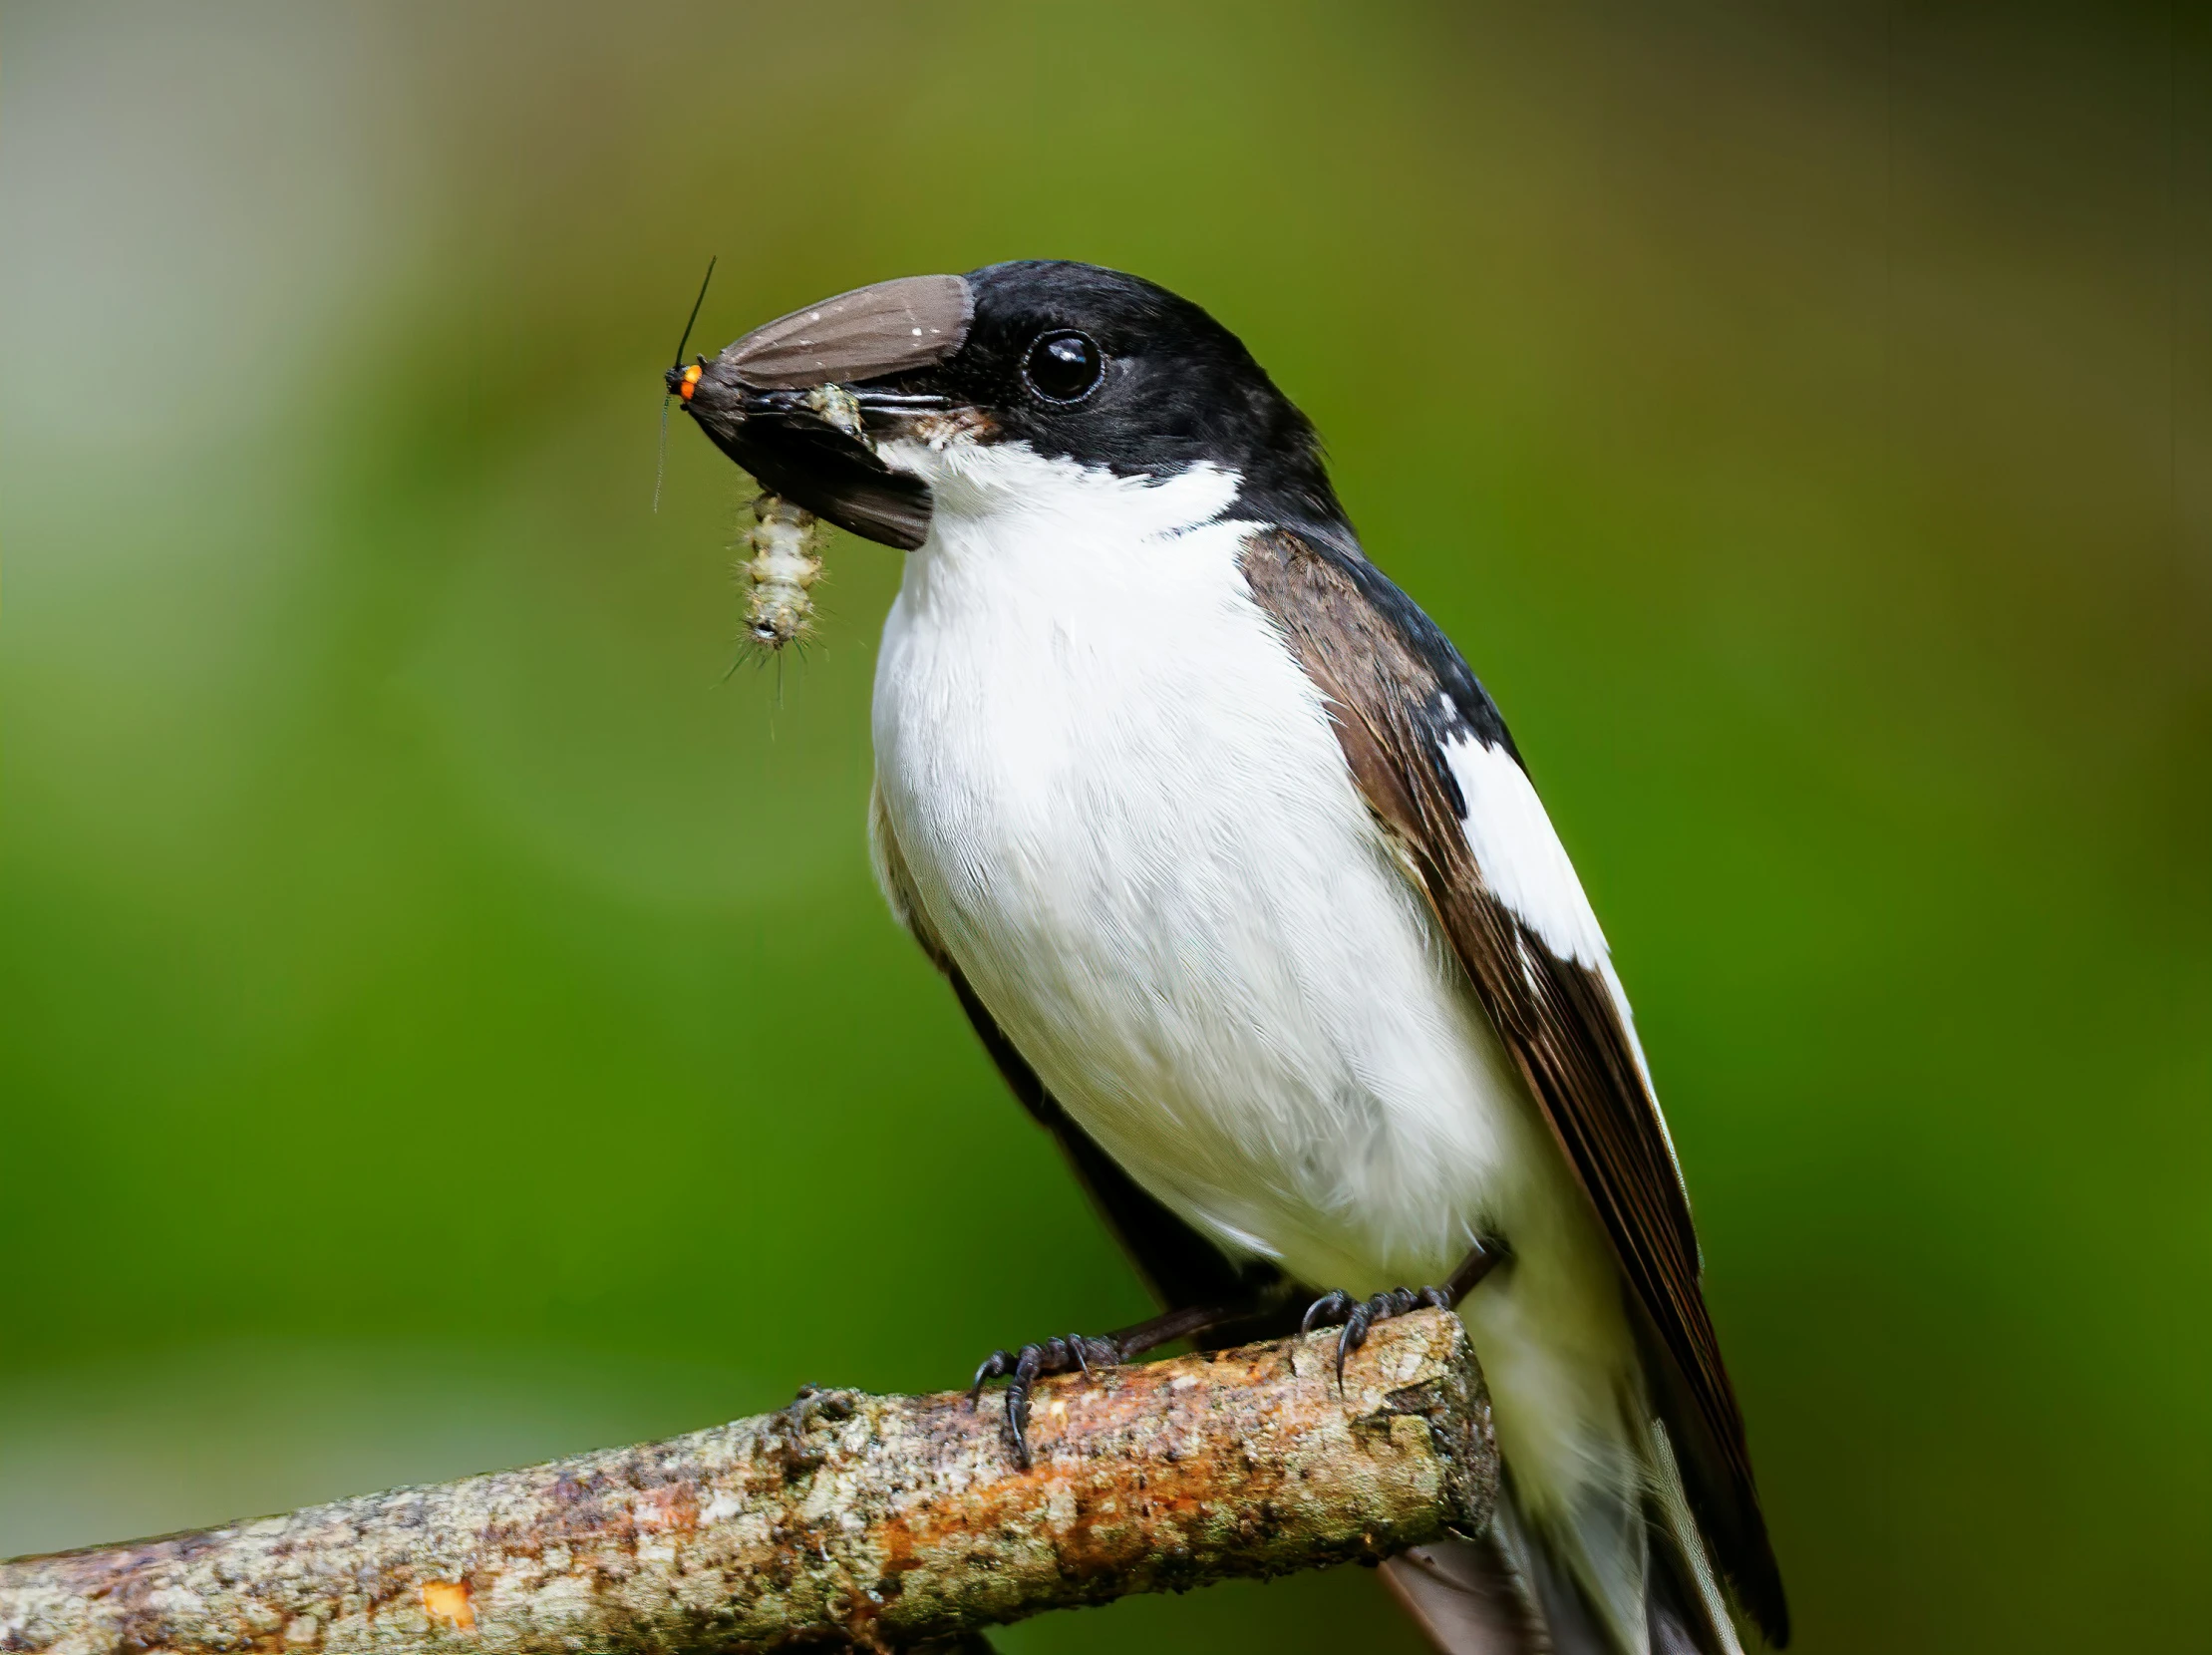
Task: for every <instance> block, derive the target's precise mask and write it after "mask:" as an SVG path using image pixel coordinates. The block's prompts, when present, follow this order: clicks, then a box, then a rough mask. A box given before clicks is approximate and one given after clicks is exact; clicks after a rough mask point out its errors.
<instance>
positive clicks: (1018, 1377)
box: [968, 1333, 1136, 1471]
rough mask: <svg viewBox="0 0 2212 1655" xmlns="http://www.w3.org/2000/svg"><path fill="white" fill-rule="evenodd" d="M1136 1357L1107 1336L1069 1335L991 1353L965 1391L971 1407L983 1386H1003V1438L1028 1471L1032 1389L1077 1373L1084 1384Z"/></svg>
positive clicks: (1110, 1335) (1112, 1337) (1121, 1343)
mask: <svg viewBox="0 0 2212 1655" xmlns="http://www.w3.org/2000/svg"><path fill="white" fill-rule="evenodd" d="M1134 1354H1136V1353H1135V1352H1133V1351H1130V1350H1128V1349H1126V1348H1124V1345H1123V1342H1122V1341H1121V1339H1120V1338H1118V1337H1116V1336H1115V1335H1113V1334H1110V1333H1109V1334H1106V1335H1104V1336H1101V1335H1098V1334H1091V1333H1069V1334H1064V1335H1062V1336H1060V1337H1059V1338H1056V1339H1043V1340H1040V1341H1038V1342H1037V1343H1036V1344H1034V1345H1024V1346H1023V1347H1022V1348H1021V1349H1020V1350H1015V1351H1006V1350H998V1351H993V1352H992V1353H991V1354H990V1355H989V1356H987V1357H985V1358H984V1359H983V1366H982V1367H980V1368H978V1369H976V1377H975V1382H974V1383H973V1384H972V1385H970V1386H969V1387H968V1406H969V1407H971V1408H972V1407H974V1406H975V1404H976V1399H977V1398H979V1397H980V1396H982V1395H983V1387H984V1386H985V1385H986V1384H988V1383H989V1382H990V1381H992V1380H994V1379H1004V1380H1005V1381H1006V1430H1007V1435H1008V1436H1009V1437H1011V1438H1013V1440H1014V1458H1015V1460H1016V1461H1017V1462H1019V1463H1020V1465H1021V1468H1022V1470H1024V1471H1028V1470H1029V1466H1030V1457H1029V1393H1030V1388H1031V1387H1032V1386H1034V1385H1035V1384H1036V1383H1037V1382H1038V1381H1039V1380H1040V1379H1043V1378H1044V1377H1045V1376H1046V1375H1047V1374H1072V1373H1075V1372H1077V1371H1079V1370H1080V1371H1081V1372H1082V1373H1083V1375H1084V1377H1085V1378H1087V1379H1088V1378H1089V1377H1090V1376H1091V1370H1092V1369H1093V1368H1110V1367H1112V1366H1113V1365H1114V1364H1115V1363H1118V1362H1126V1361H1127V1360H1128V1359H1129V1358H1130V1357H1131V1356H1133V1355H1134Z"/></svg>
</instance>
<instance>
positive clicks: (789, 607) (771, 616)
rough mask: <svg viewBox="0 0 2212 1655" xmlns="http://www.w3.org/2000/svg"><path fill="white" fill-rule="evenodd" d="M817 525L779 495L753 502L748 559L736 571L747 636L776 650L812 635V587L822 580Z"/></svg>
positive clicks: (809, 515) (747, 538)
mask: <svg viewBox="0 0 2212 1655" xmlns="http://www.w3.org/2000/svg"><path fill="white" fill-rule="evenodd" d="M824 538H825V534H824V530H823V529H822V526H821V521H820V519H819V518H817V517H816V516H815V515H814V514H813V513H812V512H811V511H807V510H804V509H802V508H801V507H799V506H796V505H793V504H792V503H791V502H790V500H788V499H786V498H785V497H784V496H782V495H763V496H760V497H759V498H758V499H756V500H754V502H753V526H752V527H751V528H749V529H747V530H746V534H745V544H746V546H747V548H748V549H749V550H750V551H751V553H752V555H751V556H750V557H748V558H746V560H745V561H744V562H742V563H740V564H739V565H738V567H739V569H740V571H741V572H742V573H743V574H744V575H745V578H746V583H747V585H746V606H745V630H746V635H747V636H748V637H750V638H751V639H752V640H753V641H754V642H755V643H757V644H760V645H762V646H763V647H764V648H767V649H772V650H780V649H782V648H783V647H784V646H785V645H786V644H790V643H796V642H801V641H803V640H805V639H807V638H810V637H812V636H813V632H814V599H813V586H814V582H815V581H817V580H819V579H820V578H821V544H822V540H823V539H824Z"/></svg>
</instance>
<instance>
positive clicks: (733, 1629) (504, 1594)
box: [0, 1311, 1497, 1655]
mask: <svg viewBox="0 0 2212 1655" xmlns="http://www.w3.org/2000/svg"><path fill="white" fill-rule="evenodd" d="M1335 1342H1336V1336H1335V1334H1334V1333H1329V1334H1323V1335H1316V1336H1314V1337H1313V1338H1310V1339H1305V1340H1291V1341H1289V1342H1287V1343H1285V1344H1280V1345H1254V1346H1250V1347H1247V1348H1245V1349H1243V1350H1235V1351H1224V1352H1219V1353H1216V1354H1213V1355H1199V1356H1188V1357H1180V1358H1177V1359H1174V1360H1172V1361H1166V1362H1155V1363H1150V1364H1146V1365H1143V1366H1137V1367H1126V1368H1108V1369H1105V1370H1102V1371H1101V1372H1100V1373H1099V1375H1098V1376H1097V1377H1096V1378H1095V1379H1089V1380H1087V1379H1085V1378H1083V1377H1082V1376H1081V1375H1074V1376H1070V1377H1069V1378H1066V1379H1061V1380H1051V1381H1047V1382H1045V1383H1043V1384H1041V1385H1039V1387H1038V1389H1037V1394H1036V1405H1035V1413H1034V1415H1033V1423H1032V1425H1031V1441H1032V1444H1033V1446H1034V1448H1035V1451H1036V1468H1035V1470H1033V1471H1029V1472H1024V1471H1021V1470H1019V1469H1018V1468H1017V1467H1016V1466H1015V1464H1014V1461H1013V1457H1012V1454H1011V1452H1010V1450H1009V1447H1008V1445H1007V1442H1006V1440H1005V1436H1004V1426H1003V1423H1002V1419H1001V1413H1000V1410H999V1408H998V1407H997V1406H996V1400H995V1399H994V1398H988V1397H987V1398H986V1399H985V1401H984V1404H983V1406H982V1407H981V1408H980V1409H977V1410H971V1409H970V1408H969V1407H968V1405H967V1403H966V1401H965V1400H964V1399H963V1398H962V1397H960V1396H959V1395H958V1394H957V1393H945V1394H941V1395H937V1396H928V1397H873V1396H863V1395H860V1394H859V1393H857V1392H852V1391H811V1392H807V1393H802V1394H801V1395H800V1397H799V1399H798V1400H797V1401H796V1402H794V1403H792V1404H791V1405H790V1407H789V1408H786V1409H783V1410H782V1411H780V1412H778V1413H775V1414H768V1415H763V1416H761V1417H760V1418H757V1419H751V1420H740V1421H737V1422H735V1423H734V1424H731V1425H726V1426H718V1427H715V1428H714V1429H712V1430H708V1431H700V1432H694V1433H693V1434H691V1435H690V1436H686V1437H675V1438H671V1439H669V1440H668V1441H667V1442H662V1443H649V1444H646V1445H644V1446H642V1447H638V1448H626V1449H611V1450H606V1451H603V1452H600V1453H596V1454H585V1455H579V1456H577V1457H576V1458H574V1459H571V1460H559V1461H554V1462H553V1463H551V1464H549V1465H544V1466H535V1467H531V1468H529V1469H528V1470H525V1471H515V1472H499V1473H495V1474H493V1475H490V1476H487V1477H473V1478H467V1479H464V1480H463V1481H461V1482H458V1483H448V1484H443V1485H441V1486H438V1487H435V1488H424V1489H405V1490H399V1491H397V1492H394V1493H382V1494H369V1495H364V1496H363V1497H361V1498H358V1499H346V1500H340V1501H338V1502H336V1503H335V1504H330V1505H317V1506H310V1507H308V1508H307V1509H305V1510H301V1511H294V1512H292V1513H290V1514H289V1515H286V1516H278V1517H264V1518H261V1519H259V1520H257V1521H251V1522H241V1523H235V1524H232V1525H231V1526H229V1527H226V1528H212V1529H207V1530H204V1531H202V1532H197V1533H189V1534H172V1535H168V1536H165V1537H163V1538H159V1539H153V1540H141V1541H136V1542H133V1543H130V1544H126V1545H119V1546H103V1547H97V1548H93V1549H88V1550H84V1551H73V1552H65V1553H60V1554H58V1555H55V1556H50V1557H27V1558H21V1559H18V1560H16V1561H14V1562H11V1563H5V1564H0V1651H7V1652H10V1655H33V1652H36V1655H148V1652H155V1651H158V1652H170V1655H417V1652H420V1655H537V1652H549V1651H580V1650H590V1651H594V1652H596V1651H602V1650H605V1651H620V1652H632V1651H634V1652H639V1655H648V1652H649V1655H691V1652H701V1655H705V1652H710V1651H711V1652H716V1655H737V1652H740V1651H756V1650H763V1651H765V1650H780V1649H787V1648H793V1647H800V1646H808V1645H823V1644H826V1645H831V1646H835V1645H839V1644H851V1645H856V1646H858V1647H860V1648H862V1649H869V1650H886V1649H905V1648H911V1647H913V1646H915V1645H918V1644H921V1643H925V1642H928V1641H930V1640H933V1639H938V1638H952V1637H957V1636H959V1635H960V1634H963V1633H967V1632H972V1631H974V1630H975V1629H977V1628H980V1627H984V1626H989V1625H994V1624H998V1623H1001V1622H1005V1621H1011V1620H1019V1619H1021V1618H1022V1617H1023V1616H1025V1615H1033V1614H1036V1613H1038V1612H1039V1611H1041V1610H1045V1609H1056V1608H1061V1607H1065V1606H1068V1605H1072V1604H1079V1603H1103V1602H1106V1600H1108V1599H1110V1598H1115V1597H1119V1596H1121V1595H1123V1594H1124V1593H1129V1592H1146V1591H1163V1590H1174V1591H1180V1590H1182V1589H1184V1588H1186V1587H1190V1586H1197V1585H1203V1584H1206V1583H1208V1582H1211V1581H1214V1580H1220V1579H1226V1578H1229V1577H1231V1576H1236V1575H1260V1576H1265V1575H1273V1574H1283V1573H1287V1572H1290V1571H1292V1570H1295V1569H1304V1568H1314V1567H1318V1566H1321V1565H1324V1564H1329V1563H1341V1562H1346V1561H1353V1560H1358V1561H1374V1560H1376V1559H1379V1558H1382V1557H1385V1556H1388V1555H1389V1554H1391V1553H1392V1552H1395V1551H1397V1550H1400V1549H1401V1548H1403V1547H1405V1546H1408V1545H1416V1544H1419V1543H1421V1542H1422V1541H1425V1540H1431V1539H1435V1538H1437V1537H1438V1536H1440V1535H1441V1534H1443V1533H1444V1532H1446V1531H1447V1530H1450V1531H1457V1532H1461V1533H1472V1532H1476V1531H1479V1529H1480V1528H1481V1527H1482V1525H1483V1524H1484V1523H1485V1522H1487V1520H1488V1517H1489V1510H1490V1504H1491V1500H1492V1498H1493V1496H1494V1493H1495V1487H1496V1473H1497V1461H1496V1453H1495V1449H1494V1446H1493V1444H1492V1442H1491V1438H1490V1421H1489V1405H1488V1401H1487V1399H1486V1398H1485V1396H1484V1394H1483V1391H1482V1382H1481V1378H1480V1376H1479V1375H1478V1374H1477V1373H1476V1371H1475V1367H1474V1362H1473V1359H1472V1356H1471V1354H1470V1353H1469V1351H1468V1348H1467V1339H1466V1333H1465V1330H1464V1329H1463V1328H1461V1327H1460V1325H1459V1321H1458V1318H1457V1317H1455V1316H1451V1315H1449V1314H1445V1313H1441V1312H1433V1311H1431V1312H1424V1313H1422V1314H1419V1315H1414V1316H1409V1317H1405V1318H1403V1319H1400V1320H1397V1321H1391V1322H1385V1323H1383V1324H1382V1325H1380V1326H1378V1327H1377V1328H1376V1329H1375V1330H1374V1332H1373V1333H1372V1334H1371V1335H1370V1336H1369V1340H1368V1343H1367V1346H1366V1348H1365V1349H1363V1350H1361V1351H1360V1352H1358V1353H1357V1354H1356V1355H1355V1356H1354V1357H1353V1359H1352V1362H1351V1364H1350V1366H1349V1367H1348V1368H1347V1370H1346V1373H1345V1389H1344V1392H1343V1393H1342V1394H1341V1395H1340V1393H1339V1392H1338V1389H1337V1386H1336V1383H1335V1380H1334V1373H1333V1363H1334V1352H1335Z"/></svg>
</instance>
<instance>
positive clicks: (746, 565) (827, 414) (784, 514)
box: [679, 353, 867, 650]
mask: <svg viewBox="0 0 2212 1655" xmlns="http://www.w3.org/2000/svg"><path fill="white" fill-rule="evenodd" d="M679 354H680V353H679ZM805 405H806V407H807V408H808V409H810V410H811V411H812V412H813V413H814V414H815V415H816V416H817V417H818V418H819V419H820V420H821V421H822V423H823V424H824V425H829V426H834V427H835V428H836V429H837V430H839V431H841V432H843V433H844V434H845V435H846V436H848V437H851V438H854V439H856V440H858V441H859V442H861V443H866V442H867V436H866V434H865V433H864V432H863V431H862V429H861V423H860V405H859V404H858V403H856V402H854V401H853V399H852V393H851V392H849V391H847V390H846V389H845V388H844V387H843V386H841V385H817V386H815V387H814V389H813V390H811V391H809V392H807V393H806V397H805ZM826 537H827V535H826V531H825V530H824V529H823V528H822V526H821V521H820V519H819V518H817V517H816V516H815V515H814V514H813V513H812V512H811V511H808V510H805V509H803V508H801V507H799V506H796V505H793V504H792V503H791V502H790V500H788V499H786V498H784V496H781V495H774V494H768V495H762V496H759V497H758V498H756V499H755V500H754V501H753V527H752V528H750V529H748V530H747V531H746V536H745V544H746V546H747V548H748V549H749V550H750V552H751V553H752V555H751V556H749V557H747V558H746V560H745V561H744V562H743V563H741V564H739V565H738V566H739V568H740V569H741V570H742V571H743V573H744V575H745V578H746V614H745V630H746V635H747V636H748V637H750V638H751V639H752V640H753V641H754V642H755V643H756V644H759V645H761V646H762V647H764V648H766V649H771V650H781V649H782V648H783V647H784V646H785V645H786V644H790V643H802V642H804V641H805V640H806V639H808V638H810V637H812V636H813V634H814V599H813V587H814V582H815V581H817V580H819V579H820V578H821V548H822V542H823V540H824V539H825V538H826Z"/></svg>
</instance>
